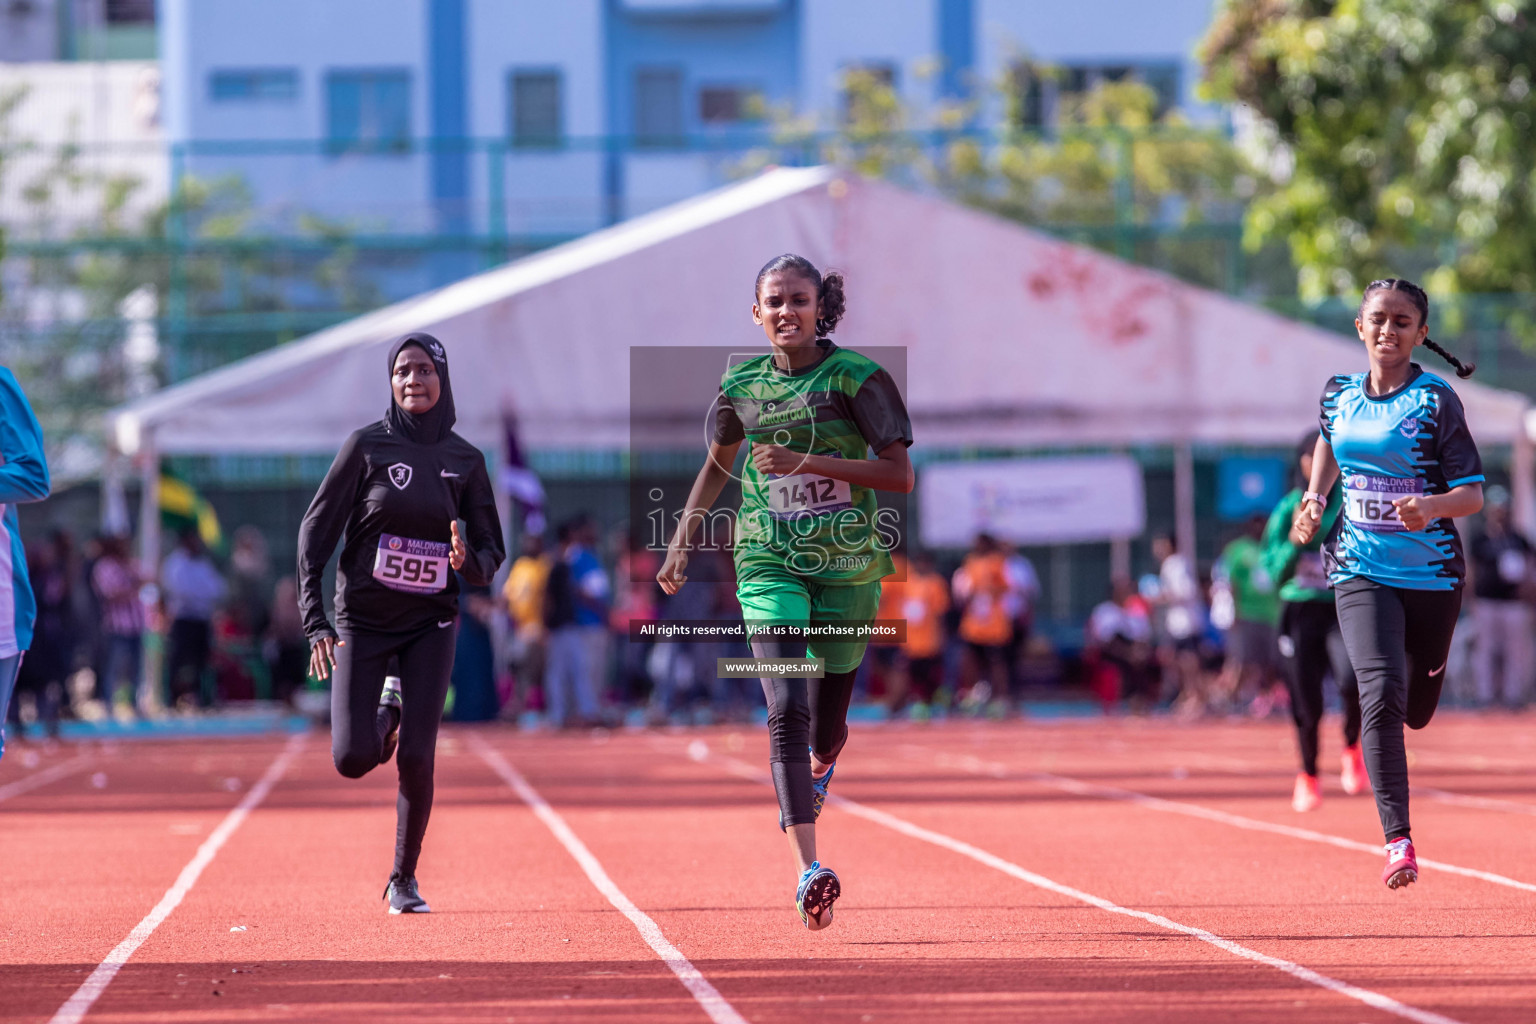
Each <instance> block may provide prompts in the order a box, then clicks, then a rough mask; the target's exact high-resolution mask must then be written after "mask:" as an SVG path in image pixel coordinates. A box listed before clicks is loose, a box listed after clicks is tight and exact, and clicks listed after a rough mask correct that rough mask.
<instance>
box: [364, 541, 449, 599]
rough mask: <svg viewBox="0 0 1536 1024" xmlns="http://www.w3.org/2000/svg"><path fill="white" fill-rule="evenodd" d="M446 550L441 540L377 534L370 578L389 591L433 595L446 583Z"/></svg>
mask: <svg viewBox="0 0 1536 1024" xmlns="http://www.w3.org/2000/svg"><path fill="white" fill-rule="evenodd" d="M448 551H449V548H448V545H447V544H445V543H443V542H441V541H435V540H415V539H413V538H411V537H396V536H395V535H394V534H390V533H385V534H380V535H379V549H378V551H377V552H376V553H375V555H374V558H373V578H374V579H376V580H378V581H379V582H380V583H382V584H384V585H385V586H386V587H388V588H390V589H391V590H402V591H404V592H406V593H407V594H436V593H437V592H438V591H440V590H442V589H443V588H444V587H446V586H447V585H448V573H449V571H450V568H449V562H448Z"/></svg>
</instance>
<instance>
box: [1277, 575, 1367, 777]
mask: <svg viewBox="0 0 1536 1024" xmlns="http://www.w3.org/2000/svg"><path fill="white" fill-rule="evenodd" d="M1280 632H1281V644H1282V648H1288V649H1282V651H1281V653H1282V654H1284V655H1285V658H1284V661H1285V666H1286V670H1287V671H1286V681H1287V682H1288V683H1289V684H1290V687H1291V718H1292V719H1293V720H1294V721H1295V722H1296V744H1297V746H1298V747H1300V748H1301V770H1302V771H1304V772H1306V773H1307V774H1308V775H1313V776H1315V775H1316V774H1317V723H1318V722H1320V721H1322V718H1323V677H1324V676H1326V675H1327V674H1328V671H1329V669H1332V670H1333V681H1334V683H1335V684H1337V685H1338V688H1339V701H1340V703H1341V704H1342V705H1343V710H1344V745H1345V746H1346V747H1352V746H1354V745H1355V744H1356V743H1358V742H1360V687H1359V684H1358V683H1356V681H1355V670H1354V669H1353V668H1351V667H1350V665H1349V652H1347V651H1346V650H1345V649H1344V637H1343V634H1341V633H1340V632H1339V614H1338V610H1337V609H1336V608H1335V607H1334V604H1333V602H1332V601H1292V602H1287V603H1286V605H1285V611H1284V612H1283V613H1282V614H1281V617H1280Z"/></svg>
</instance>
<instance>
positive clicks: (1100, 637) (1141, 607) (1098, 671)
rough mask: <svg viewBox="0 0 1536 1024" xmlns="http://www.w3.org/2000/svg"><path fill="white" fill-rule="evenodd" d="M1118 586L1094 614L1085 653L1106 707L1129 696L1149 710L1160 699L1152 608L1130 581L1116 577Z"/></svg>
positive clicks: (1134, 705)
mask: <svg viewBox="0 0 1536 1024" xmlns="http://www.w3.org/2000/svg"><path fill="white" fill-rule="evenodd" d="M1112 588H1113V596H1111V598H1110V599H1109V600H1108V601H1104V602H1102V603H1100V604H1099V605H1097V606H1096V607H1095V608H1094V609H1093V612H1092V614H1091V615H1090V616H1089V617H1088V629H1087V632H1086V635H1085V637H1084V639H1085V641H1086V643H1085V650H1084V652H1083V654H1084V658H1085V660H1086V661H1087V662H1088V664H1089V678H1090V685H1091V687H1092V689H1093V691H1094V693H1095V694H1096V695H1097V696H1098V697H1099V699H1100V701H1102V702H1103V704H1104V705H1105V706H1106V708H1107V707H1108V706H1110V705H1112V704H1114V703H1115V702H1116V701H1118V700H1121V699H1124V700H1125V701H1127V702H1128V703H1129V704H1130V706H1131V709H1132V710H1133V711H1143V710H1145V709H1146V708H1147V707H1148V706H1149V704H1150V703H1151V702H1152V701H1154V700H1155V699H1156V697H1157V665H1156V663H1155V661H1154V659H1153V651H1152V614H1151V608H1150V606H1149V605H1148V604H1147V602H1146V601H1145V600H1144V599H1143V598H1142V596H1141V595H1140V594H1139V593H1137V591H1136V588H1135V587H1134V586H1133V585H1132V584H1131V581H1130V580H1129V579H1126V578H1125V577H1123V576H1121V577H1116V579H1115V581H1114V583H1113V584H1112Z"/></svg>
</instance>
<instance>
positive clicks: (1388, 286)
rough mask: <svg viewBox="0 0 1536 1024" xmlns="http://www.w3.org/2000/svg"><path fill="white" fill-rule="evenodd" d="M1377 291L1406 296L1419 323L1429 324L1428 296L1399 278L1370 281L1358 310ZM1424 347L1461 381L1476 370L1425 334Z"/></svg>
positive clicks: (1363, 306)
mask: <svg viewBox="0 0 1536 1024" xmlns="http://www.w3.org/2000/svg"><path fill="white" fill-rule="evenodd" d="M1379 291H1393V292H1402V293H1403V294H1404V295H1406V296H1408V300H1409V301H1410V302H1412V303H1413V304H1414V305H1415V306H1416V307H1418V310H1419V323H1421V324H1427V323H1429V296H1428V295H1425V294H1424V289H1423V288H1420V287H1419V286H1418V285H1416V284H1414V283H1413V282H1412V281H1408V280H1405V279H1403V278H1401V277H1384V278H1382V279H1381V280H1379V281H1372V282H1371V283H1370V284H1368V285H1366V286H1365V294H1364V295H1362V296H1360V309H1361V310H1362V311H1364V309H1365V300H1366V299H1368V298H1370V297H1371V293H1372V292H1379ZM1424 347H1425V348H1427V349H1429V350H1430V351H1431V352H1433V353H1435V354H1436V355H1438V356H1439V357H1440V358H1442V359H1444V360H1445V361H1446V362H1448V363H1450V364H1451V365H1452V366H1454V367H1455V368H1456V376H1458V377H1461V378H1462V379H1463V380H1465V379H1466V378H1467V377H1470V376H1472V372H1473V371H1474V370H1476V369H1477V364H1476V363H1463V362H1462V361H1461V360H1460V359H1457V358H1456V357H1455V356H1453V355H1451V354H1450V353H1449V352H1447V351H1446V350H1445V349H1444V348H1441V347H1440V345H1439V343H1438V342H1436V341H1435V340H1434V339H1433V338H1431V337H1429V335H1427V334H1426V335H1425V336H1424Z"/></svg>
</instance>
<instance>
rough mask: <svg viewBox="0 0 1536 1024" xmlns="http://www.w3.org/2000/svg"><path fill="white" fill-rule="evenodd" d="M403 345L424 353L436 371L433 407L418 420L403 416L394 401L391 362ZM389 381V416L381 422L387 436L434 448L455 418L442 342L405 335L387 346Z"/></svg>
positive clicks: (451, 426)
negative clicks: (387, 433)
mask: <svg viewBox="0 0 1536 1024" xmlns="http://www.w3.org/2000/svg"><path fill="white" fill-rule="evenodd" d="M407 345H414V346H416V347H417V348H419V349H421V350H422V351H423V352H425V353H426V354H427V358H429V359H431V360H432V366H433V367H434V368H435V369H436V370H437V380H438V386H439V390H438V394H437V404H436V405H434V406H433V407H432V408H430V409H428V410H427V411H426V412H424V413H422V414H420V415H419V416H418V415H416V414H415V413H409V412H406V411H405V410H404V409H402V408H400V403H399V402H396V401H395V400H394V395H395V386H394V378H395V360H396V359H398V358H400V350H401V349H403V348H405V347H406V346H407ZM389 381H390V386H389V395H390V400H389V412H388V414H386V415H385V417H384V422H385V423H386V424H388V425H389V430H390V433H392V434H395V435H397V436H399V437H403V438H405V439H406V440H407V441H413V442H415V443H416V444H437V442H439V441H441V440H442V439H443V438H445V437H447V436H448V432H449V431H451V430H452V429H453V424H454V420H455V418H456V417H455V415H454V411H453V384H452V382H451V381H450V380H449V378H448V353H446V352H444V351H443V343H442V342H440V341H438V340H437V339H436V338H434V337H432V335H430V334H421V333H415V334H407V335H405V336H404V337H402V338H400V339H399V340H397V341H396V342H395V343H394V344H393V345H391V346H389Z"/></svg>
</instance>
